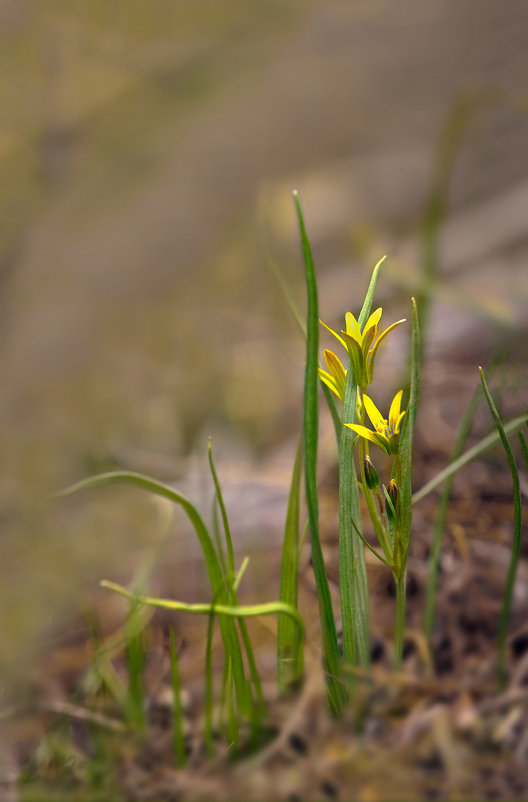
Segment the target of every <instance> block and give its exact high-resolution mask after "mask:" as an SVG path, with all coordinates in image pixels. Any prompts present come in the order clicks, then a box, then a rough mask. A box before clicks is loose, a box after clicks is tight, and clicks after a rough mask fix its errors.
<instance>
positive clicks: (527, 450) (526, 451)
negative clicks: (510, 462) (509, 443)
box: [519, 432, 528, 469]
mask: <svg viewBox="0 0 528 802" xmlns="http://www.w3.org/2000/svg"><path fill="white" fill-rule="evenodd" d="M519 442H520V444H521V451H522V455H523V459H524V464H525V465H526V468H527V469H528V445H527V443H526V437H525V436H524V432H519Z"/></svg>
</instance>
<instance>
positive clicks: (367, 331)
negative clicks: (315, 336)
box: [321, 307, 405, 389]
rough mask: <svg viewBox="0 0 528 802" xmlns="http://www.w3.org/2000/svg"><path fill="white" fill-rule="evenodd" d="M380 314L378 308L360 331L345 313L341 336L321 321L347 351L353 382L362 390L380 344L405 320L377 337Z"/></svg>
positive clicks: (380, 311) (368, 379)
mask: <svg viewBox="0 0 528 802" xmlns="http://www.w3.org/2000/svg"><path fill="white" fill-rule="evenodd" d="M381 314H382V309H381V307H380V308H379V309H376V311H375V312H373V313H372V314H371V316H370V317H369V319H368V320H367V322H366V323H365V325H364V327H363V331H362V330H361V326H360V325H359V323H358V321H357V320H356V318H355V317H354V315H353V314H352V313H351V312H347V313H346V315H345V327H346V331H341V334H338V333H337V332H336V331H334V330H333V329H331V328H329V326H327V325H326V323H323V321H321V324H322V325H323V326H324V327H325V329H328V331H329V332H330V333H331V334H333V335H334V337H336V338H337V339H338V340H339V342H340V343H341V345H342V346H343V348H346V350H347V351H348V356H349V357H350V364H351V365H352V370H353V373H354V380H355V382H356V384H357V385H359V387H361V388H363V389H364V388H365V387H366V386H367V385H368V384H370V383H371V381H372V375H373V372H374V359H375V357H376V353H377V350H378V348H379V346H380V343H381V342H382V341H383V340H384V339H385V337H386V336H387V334H388V333H389V332H390V331H392V329H394V328H396V326H399V325H400V324H401V323H405V319H403V320H398V321H397V322H396V323H393V324H392V325H391V326H388V327H387V328H386V329H385V330H384V331H383V332H382V333H381V334H380V335H379V336H377V333H378V323H379V321H380V318H381ZM341 335H343V336H341Z"/></svg>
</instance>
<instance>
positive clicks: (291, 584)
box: [277, 438, 303, 694]
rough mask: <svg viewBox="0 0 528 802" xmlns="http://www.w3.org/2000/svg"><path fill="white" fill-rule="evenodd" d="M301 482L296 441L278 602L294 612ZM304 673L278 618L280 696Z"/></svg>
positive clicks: (290, 627)
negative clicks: (292, 608)
mask: <svg viewBox="0 0 528 802" xmlns="http://www.w3.org/2000/svg"><path fill="white" fill-rule="evenodd" d="M301 479H302V441H301V439H300V438H299V443H298V445H297V451H296V454H295V462H294V465H293V472H292V478H291V486H290V495H289V499H288V511H287V513H286V523H285V526H284V540H283V543H282V560H281V574H280V591H279V599H280V601H281V602H284V604H289V605H290V606H291V607H294V608H295V609H297V597H298V582H299V580H298V573H297V568H298V561H299V540H300V531H299V530H300V506H301ZM302 672H303V653H302V651H300V650H299V642H298V637H297V628H296V627H295V625H294V623H293V621H291V619H288V618H285V617H284V616H281V617H280V618H279V621H278V625H277V682H278V686H279V693H281V694H282V693H285V691H286V690H287V689H288V688H289V687H291V686H292V685H294V684H295V683H297V682H298V681H299V680H300V678H301V676H302Z"/></svg>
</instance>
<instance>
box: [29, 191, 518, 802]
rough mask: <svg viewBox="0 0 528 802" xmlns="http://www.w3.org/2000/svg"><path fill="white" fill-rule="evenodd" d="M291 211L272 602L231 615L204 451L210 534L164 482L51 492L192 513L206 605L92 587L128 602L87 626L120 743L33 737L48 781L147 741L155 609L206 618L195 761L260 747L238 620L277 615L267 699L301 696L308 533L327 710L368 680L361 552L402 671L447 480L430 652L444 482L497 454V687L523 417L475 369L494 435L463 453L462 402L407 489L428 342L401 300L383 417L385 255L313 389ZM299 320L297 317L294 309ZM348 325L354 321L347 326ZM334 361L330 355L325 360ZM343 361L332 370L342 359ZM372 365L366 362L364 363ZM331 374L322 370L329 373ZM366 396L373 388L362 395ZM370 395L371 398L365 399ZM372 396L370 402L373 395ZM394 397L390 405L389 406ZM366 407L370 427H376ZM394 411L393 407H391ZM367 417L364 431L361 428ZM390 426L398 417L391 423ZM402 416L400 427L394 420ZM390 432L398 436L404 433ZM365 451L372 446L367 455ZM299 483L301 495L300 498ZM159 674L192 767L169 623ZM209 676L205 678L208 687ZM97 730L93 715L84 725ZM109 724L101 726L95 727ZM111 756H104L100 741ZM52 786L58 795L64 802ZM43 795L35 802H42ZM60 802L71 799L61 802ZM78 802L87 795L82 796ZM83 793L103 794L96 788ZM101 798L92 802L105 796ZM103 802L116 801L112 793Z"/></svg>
mask: <svg viewBox="0 0 528 802" xmlns="http://www.w3.org/2000/svg"><path fill="white" fill-rule="evenodd" d="M294 203H295V208H296V212H297V219H298V224H299V231H300V240H301V245H302V254H303V261H304V273H305V284H306V293H307V314H306V323H305V324H303V325H301V330H302V331H303V333H304V334H305V347H306V353H305V362H304V391H303V410H302V428H301V435H300V438H299V443H298V447H297V450H296V453H295V458H294V463H293V469H292V478H291V484H290V489H289V498H288V508H287V514H286V520H285V523H284V537H283V547H282V559H281V569H280V583H279V598H278V600H276V601H264V602H253V603H245V604H240V602H239V589H240V586H241V583H242V582H243V581H245V580H246V579H247V578H248V577H250V576H251V572H252V570H258V566H254V565H249V561H248V558H247V557H244V558H242V559H240V558H239V556H238V555H237V552H236V533H233V532H232V531H231V526H230V521H229V514H228V510H227V508H226V504H225V500H224V496H223V492H222V487H221V482H220V478H219V473H218V471H217V468H216V465H215V461H214V458H213V448H212V442H211V441H209V448H208V460H209V471H210V477H211V482H212V495H213V505H212V514H211V525H210V526H208V525H207V523H206V521H205V520H204V518H203V517H202V515H201V514H200V512H199V511H198V508H197V507H196V505H195V504H194V502H193V501H192V500H190V499H188V498H187V497H186V496H184V495H182V494H181V493H180V492H179V491H178V490H177V489H176V488H174V487H172V486H171V485H168V484H165V483H162V482H160V481H158V480H157V479H155V478H153V477H150V476H145V475H142V474H139V473H135V472H131V471H112V472H108V473H102V474H100V475H97V476H93V477H90V478H87V479H84V480H82V481H80V482H77V483H76V484H74V485H72V486H71V487H70V488H68V489H66V490H65V491H63V492H62V493H60V494H59V496H60V497H63V496H67V495H70V494H72V493H76V492H79V491H99V490H101V489H102V488H104V487H106V486H112V485H117V484H128V485H131V486H133V487H135V488H137V489H138V490H140V491H143V492H147V493H150V494H153V495H155V496H160V497H162V498H165V499H167V500H169V501H170V502H172V503H173V504H175V505H177V506H179V507H181V508H182V509H183V510H184V512H185V513H186V515H187V516H188V518H189V520H190V522H191V524H192V527H193V530H194V532H195V535H196V537H197V539H198V542H199V545H200V548H201V553H202V556H203V561H204V564H205V567H206V570H207V575H208V579H209V589H208V598H206V599H204V600H203V601H202V602H200V603H188V602H186V601H182V600H175V599H165V598H159V597H157V596H153V595H151V594H149V593H148V591H147V585H148V582H149V573H150V569H149V570H143V571H142V572H141V576H140V579H137V578H136V580H135V581H134V582H133V583H132V586H131V588H127V587H124V586H122V585H120V584H117V583H116V582H113V581H110V580H103V581H102V582H101V585H102V587H104V588H105V589H106V590H108V591H111V592H113V593H116V594H119V595H121V596H122V597H124V598H125V599H127V600H128V602H129V605H130V607H129V614H128V617H127V619H126V621H125V623H124V624H123V627H122V628H121V629H120V630H119V631H118V632H117V633H115V635H114V636H112V637H110V638H107V639H106V641H105V640H103V639H102V637H101V635H100V633H99V627H98V625H97V622H95V623H93V626H92V631H93V636H92V648H93V651H94V661H93V667H92V671H91V672H89V674H88V676H87V679H86V681H85V692H86V704H88V705H89V704H92V705H97V704H98V702H99V701H100V700H101V699H103V698H105V699H110V700H112V702H113V705H114V707H113V708H112V709H113V713H112V717H111V719H108V721H107V724H108V722H109V721H111V722H113V723H112V726H114V724H115V726H116V727H118V729H119V733H120V735H116V733H115V732H113V733H112V734H109V733H108V732H99V733H98V734H97V735H96V736H95V738H94V744H95V748H94V752H93V754H92V756H91V758H90V760H88V761H85V764H84V765H82V767H81V764H80V763H78V764H75V761H76V760H77V761H79V760H80V758H79V757H78V756H75V757H72V756H71V754H70V753H69V752H68V749H69V748H70V746H69V745H68V741H67V739H66V740H65V739H64V737H63V730H62V729H61V727H58V728H57V731H56V734H55V735H51V734H50V736H49V738H48V739H47V740H45V741H43V746H42V749H41V756H40V759H41V763H40V766H42V767H44V766H45V767H46V768H45V770H44V769H43V773H44V774H46V775H47V776H48V777H53V767H54V766H57V765H59V766H60V765H61V761H62V764H64V765H66V764H67V763H68V761H70V764H71V765H74V764H75V765H77V771H76V772H73V776H72V778H71V781H72V782H76V783H77V784H78V785H80V786H82V778H84V780H85V781H86V778H90V779H89V783H90V784H91V786H92V787H93V788H94V789H95V790H96V791H97V788H98V787H99V786H101V785H102V784H103V783H104V782H105V781H106V779H107V778H108V776H110V775H111V773H112V767H115V762H114V761H115V759H116V758H115V754H114V752H113V749H115V743H116V739H118V738H119V737H121V738H124V739H128V738H132V739H133V741H134V742H135V743H137V742H140V741H141V739H143V738H144V737H145V733H146V730H147V718H146V716H147V713H146V711H147V700H148V687H147V680H146V672H145V668H146V664H147V661H148V653H149V636H148V631H149V627H148V625H149V619H150V613H149V612H148V611H152V610H155V609H163V610H165V611H167V612H169V613H170V612H174V613H176V612H178V613H183V614H185V615H192V616H201V617H204V618H205V620H206V623H207V628H206V629H207V632H206V636H205V648H204V657H203V703H202V704H203V730H202V738H203V746H204V751H205V754H206V755H207V757H208V758H209V759H213V758H214V756H215V754H216V753H217V749H218V738H219V737H221V738H223V739H224V743H225V745H227V747H228V752H229V754H230V756H232V757H233V758H236V757H237V756H239V755H241V754H244V753H246V752H247V750H248V749H250V750H254V749H258V748H259V746H261V745H262V744H263V743H264V742H265V739H266V737H267V733H268V728H267V702H266V696H265V693H264V690H263V683H262V679H261V673H260V669H259V661H258V655H257V654H256V653H255V650H254V648H253V643H252V639H251V635H250V629H249V628H248V619H252V618H258V617H267V616H272V617H274V618H277V619H278V621H277V630H276V656H277V661H276V665H277V679H276V681H277V690H278V692H279V694H282V695H284V694H286V693H288V694H296V693H299V692H300V688H301V686H302V683H303V673H304V662H305V655H304V649H305V617H306V616H307V615H308V614H309V613H310V612H311V611H307V610H303V609H300V608H299V586H298V573H299V561H300V555H301V550H302V548H303V545H304V540H305V535H306V533H307V531H308V532H309V544H310V550H311V561H312V566H313V572H314V579H315V587H316V593H317V605H318V611H319V624H320V635H321V641H320V647H319V650H320V660H321V664H322V670H323V671H324V674H325V682H326V691H327V700H328V707H329V710H330V711H331V712H332V714H333V715H335V716H342V715H343V714H344V713H345V712H346V711H347V709H348V707H349V704H350V703H351V702H352V703H353V702H354V696H355V685H354V681H353V679H351V678H352V677H353V676H354V672H355V671H356V672H357V671H359V672H363V674H364V675H365V674H366V675H367V676H369V672H370V649H371V646H370V641H371V628H370V609H369V607H370V599H369V591H368V580H367V570H366V560H365V548H366V547H368V549H370V551H371V552H372V553H374V554H375V555H376V557H378V558H379V559H380V561H381V562H382V563H383V564H384V565H385V566H386V567H387V568H389V569H390V570H391V571H392V575H393V579H394V583H395V588H396V593H395V606H394V629H393V665H394V669H395V670H396V671H401V670H402V664H403V645H404V637H405V629H406V603H407V598H406V593H407V589H406V580H407V564H408V557H409V552H410V549H411V548H412V525H413V506H414V505H415V504H417V503H419V502H420V501H421V500H422V499H423V498H425V497H426V496H427V495H428V494H429V493H430V492H431V491H432V490H434V489H435V488H437V487H439V486H440V485H442V484H443V485H444V487H443V493H442V496H441V499H440V502H439V507H438V517H437V521H436V527H435V534H434V539H433V543H432V549H431V556H430V562H429V575H428V581H427V588H426V603H425V614H424V629H425V633H426V636H427V639H428V640H429V642H431V640H432V637H433V634H434V610H435V603H436V594H437V591H438V570H439V560H440V553H441V548H442V534H443V530H444V528H445V521H446V516H447V510H448V504H449V498H450V493H451V487H452V482H453V479H454V477H455V475H456V474H457V473H458V471H460V470H461V469H463V468H464V467H465V466H467V465H468V464H469V463H470V462H471V461H472V460H474V459H477V458H478V457H480V456H481V455H482V454H483V453H484V452H485V451H486V450H487V449H489V448H491V447H492V446H493V445H495V444H497V443H498V442H499V441H500V442H501V443H502V445H503V448H504V450H505V452H506V459H507V462H508V464H509V467H510V471H511V475H512V482H513V507H514V537H513V544H512V553H511V559H510V564H509V567H508V572H507V576H506V578H505V589H504V597H503V604H502V610H501V615H500V620H499V622H498V630H499V636H498V643H497V671H498V680H499V683H500V684H501V686H504V683H505V681H506V679H507V676H508V669H507V649H506V644H507V634H508V624H509V619H510V614H511V604H512V597H513V588H514V583H515V578H516V574H517V569H518V564H519V558H520V549H521V534H522V506H521V496H520V483H519V474H518V469H517V464H516V460H515V456H514V453H513V450H512V447H511V444H510V442H509V440H508V435H511V434H513V433H514V432H518V433H519V446H520V450H521V454H522V457H523V460H524V462H525V464H526V465H527V467H528V446H527V443H526V438H525V435H524V433H523V431H521V430H522V429H523V428H524V427H525V426H526V422H527V418H526V415H523V416H520V417H517V418H514V419H513V420H510V421H507V422H503V421H502V418H501V416H500V415H499V412H498V411H497V407H496V405H495V403H494V402H493V399H492V397H491V394H490V391H489V388H488V385H487V382H486V379H485V376H484V371H482V369H481V370H480V375H481V385H482V393H483V395H484V397H485V398H486V400H487V403H488V406H489V409H490V411H491V414H492V416H493V420H494V423H495V426H496V431H494V432H491V433H490V434H489V435H487V436H486V437H484V438H483V439H482V440H481V441H480V442H479V443H477V444H476V445H474V446H472V447H471V448H470V449H468V450H467V451H465V452H464V451H463V449H464V447H465V444H466V442H467V438H468V434H469V431H470V427H471V423H472V420H473V417H474V414H475V410H476V406H477V402H478V399H479V397H481V395H482V394H481V393H480V390H479V392H478V393H476V394H475V395H474V397H473V399H472V400H471V402H470V404H469V406H468V409H467V411H466V413H465V415H464V416H463V419H462V422H461V424H460V429H459V432H458V435H457V436H456V437H455V442H454V449H453V458H452V461H451V462H450V464H449V465H448V466H447V467H446V468H445V469H444V470H443V471H441V472H440V473H439V474H438V475H437V476H436V477H434V478H433V479H432V480H430V481H429V482H428V483H427V484H426V485H424V486H423V487H422V488H421V489H420V490H418V491H417V492H414V493H413V451H414V448H415V423H416V419H417V415H418V410H419V400H420V395H419V390H420V381H421V372H422V359H423V353H424V351H423V347H422V339H421V334H420V323H419V321H420V309H419V306H418V304H417V302H416V301H415V300H414V298H413V299H411V316H410V354H411V358H410V371H409V377H408V382H407V386H408V388H409V389H408V393H407V394H406V395H403V399H404V402H403V411H404V416H403V418H401V416H400V414H399V411H400V403H401V398H402V394H401V392H398V391H397V392H396V395H395V401H394V402H393V404H392V405H391V411H390V412H389V416H388V419H387V420H385V419H384V418H383V416H382V415H381V413H378V410H377V408H376V407H375V405H374V402H373V401H372V400H371V395H373V396H374V397H375V395H376V393H377V388H378V383H379V381H380V380H383V377H382V376H381V377H380V376H378V374H377V373H376V371H374V370H373V363H374V359H373V357H374V355H375V353H376V350H377V348H378V345H379V344H380V342H381V341H382V340H383V339H384V338H385V336H387V335H389V334H390V331H391V330H392V329H393V328H394V327H395V326H396V325H399V324H400V323H402V322H403V321H398V322H397V323H393V324H391V325H390V326H389V327H388V328H387V329H385V331H383V333H382V334H380V335H378V329H377V327H378V322H379V319H380V317H381V310H377V312H376V313H374V314H373V315H371V308H372V303H373V299H374V295H375V290H376V285H377V281H378V278H379V275H380V270H381V267H382V264H383V261H384V259H382V260H380V262H379V263H378V264H377V265H376V266H375V268H374V270H373V272H372V276H371V279H370V282H369V285H368V289H367V292H366V294H365V297H364V299H363V300H362V301H361V302H358V303H357V304H356V306H357V307H358V308H359V310H360V311H359V314H358V317H357V322H356V318H355V317H354V318H351V317H347V318H346V322H345V327H346V332H344V331H343V332H341V334H338V333H336V332H334V334H336V337H337V339H338V341H339V342H340V343H341V345H342V346H344V354H345V356H346V357H347V358H346V360H345V362H346V364H345V365H342V366H341V368H342V371H346V376H345V374H344V373H343V372H342V373H341V374H339V375H340V376H342V377H343V376H345V378H344V380H343V381H341V383H339V382H338V383H336V385H335V386H334V387H333V388H332V389H333V390H334V394H335V395H336V396H337V401H336V399H335V398H334V396H333V394H332V389H331V382H330V385H329V384H328V382H324V381H322V380H321V378H322V377H321V370H320V367H319V366H320V348H319V331H320V328H319V327H320V321H319V309H318V307H319V299H318V288H317V280H316V271H315V265H314V262H313V256H312V251H311V247H310V242H309V238H308V233H307V230H306V225H305V221H304V216H303V212H302V207H301V203H300V199H299V197H298V195H297V193H294ZM293 311H294V313H295V314H296V315H297V316H298V312H297V311H296V310H295V308H294V307H293ZM351 320H353V325H352V324H351ZM336 358H337V357H336ZM334 364H339V359H337V363H334ZM369 366H370V367H369ZM327 376H328V374H327ZM321 385H322V389H323V392H324V397H325V400H326V402H327V406H328V410H329V414H330V415H331V417H332V421H333V425H334V428H335V434H336V461H337V464H338V469H339V498H338V518H339V527H338V528H339V595H340V604H341V624H342V643H341V642H340V639H339V637H338V621H337V618H336V615H335V612H334V604H333V600H332V595H331V592H330V585H329V581H328V575H327V566H326V564H325V558H324V554H323V549H322V545H321V539H320V528H319V492H318V476H317V471H318V435H319V414H320V410H319V401H320V397H321V393H320V387H321ZM371 386H372V389H371ZM367 391H368V392H367ZM369 399H370V400H369ZM396 401H397V404H396ZM372 408H374V410H375V412H376V413H378V416H379V420H377V421H376V420H375V417H376V416H375V415H374V413H373V412H372ZM395 410H396V411H395ZM365 412H367V414H368V417H369V418H371V420H372V425H373V426H375V429H369V428H368V426H367V423H368V421H367V416H366V414H365ZM392 416H394V417H392ZM396 418H397V420H396ZM400 424H401V425H400ZM378 447H379V448H380V449H381V450H382V451H385V454H386V455H387V456H388V457H389V458H390V460H391V461H392V464H391V466H390V469H389V470H388V471H387V472H386V475H385V476H384V477H383V479H384V481H382V479H380V477H379V475H378V473H377V470H376V469H375V468H374V465H375V460H376V455H375V453H374V452H375V449H376V448H378ZM370 448H372V449H373V451H372V453H370V450H369V449H370ZM303 480H304V499H303V494H302V490H303ZM361 494H362V495H363V496H364V500H365V509H366V514H367V515H368V516H369V517H370V520H371V523H372V525H373V528H374V532H375V534H376V536H377V538H378V545H379V549H378V548H377V547H375V546H372V544H371V543H369V542H367V541H366V539H365V536H364V534H363V524H362V513H361V510H362V506H361V501H360V497H361ZM217 630H218V631H219V633H220V640H221V645H222V662H221V666H220V671H216V668H218V667H217V666H216V664H215V654H214V653H215V632H216V631H217ZM123 654H124V662H125V666H126V679H123V677H122V675H120V673H119V672H118V671H117V670H116V667H115V665H114V662H115V660H116V659H117V658H119V659H122V657H123ZM169 659H170V679H171V685H172V691H173V706H172V720H173V761H174V765H175V766H176V767H178V768H180V769H183V768H185V767H186V765H187V751H186V741H185V719H184V711H183V706H182V693H183V690H184V689H183V681H184V680H183V677H182V671H181V666H180V659H179V653H178V648H177V638H176V633H175V630H174V627H171V628H170V630H169ZM215 677H216V681H215ZM92 724H93V727H92V729H93V730H94V731H96V730H97V720H96V718H94V719H93V722H92ZM103 729H104V728H103ZM110 742H111V743H112V744H113V745H112V747H108V748H107V744H108V743H110ZM38 774H39V768H38V767H37V768H36V769H35V772H34V774H33V775H32V774H31V771H29V772H28V773H27V775H26V778H25V779H26V780H27V785H26V786H25V790H24V791H23V794H22V799H23V800H24V801H25V802H27V800H30V799H33V798H34V799H39V796H38V794H39V793H40V791H39V790H38V788H39V786H38V785H35V784H33V783H32V782H30V781H31V780H32V778H33V777H34V776H38ZM32 793H33V797H32V796H31V794H32ZM60 793H61V791H60V790H59V791H58V792H57V796H56V798H57V799H60V798H61V797H60ZM42 798H46V797H44V796H43V797H42ZM64 798H66V797H64ZM75 798H78V799H83V797H82V793H81V795H79V796H76V797H75ZM91 798H93V799H94V800H95V799H98V798H99V797H97V793H95V795H93V796H92V797H91ZM101 798H102V797H101ZM114 798H116V799H118V798H119V796H118V795H117V796H115V797H114Z"/></svg>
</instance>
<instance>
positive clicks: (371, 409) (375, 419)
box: [363, 395, 385, 429]
mask: <svg viewBox="0 0 528 802" xmlns="http://www.w3.org/2000/svg"><path fill="white" fill-rule="evenodd" d="M363 404H364V405H365V410H366V412H367V415H368V416H369V418H370V420H371V421H372V425H373V426H374V428H375V429H376V428H377V426H378V424H380V423H384V422H385V418H384V417H383V415H382V414H381V412H380V411H379V409H378V408H377V406H376V405H375V403H374V402H373V401H372V400H371V399H370V398H369V397H368V395H364V396H363Z"/></svg>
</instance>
